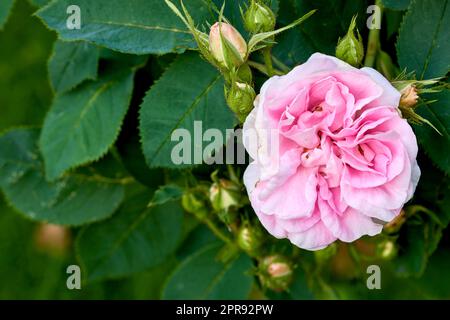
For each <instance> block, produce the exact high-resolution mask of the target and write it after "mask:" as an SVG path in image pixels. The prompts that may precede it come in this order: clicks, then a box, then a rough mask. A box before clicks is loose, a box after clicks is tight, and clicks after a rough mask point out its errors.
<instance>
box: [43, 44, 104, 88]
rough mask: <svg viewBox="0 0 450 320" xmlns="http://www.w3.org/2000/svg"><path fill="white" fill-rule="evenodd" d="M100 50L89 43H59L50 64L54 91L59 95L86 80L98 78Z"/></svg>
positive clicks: (54, 49) (55, 47)
mask: <svg viewBox="0 0 450 320" xmlns="http://www.w3.org/2000/svg"><path fill="white" fill-rule="evenodd" d="M98 58H99V50H98V48H97V47H96V46H93V45H91V44H89V43H87V42H82V41H73V42H66V41H57V42H56V43H55V46H54V48H53V55H52V57H51V58H50V60H49V63H48V72H49V75H50V82H51V84H52V87H53V89H54V90H55V92H57V93H62V92H65V91H68V90H70V89H72V88H74V87H76V86H77V85H79V84H80V83H81V82H83V81H84V80H86V79H92V80H95V78H96V77H97V67H98Z"/></svg>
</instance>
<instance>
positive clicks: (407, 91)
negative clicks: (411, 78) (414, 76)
mask: <svg viewBox="0 0 450 320" xmlns="http://www.w3.org/2000/svg"><path fill="white" fill-rule="evenodd" d="M401 94H402V95H401V97H400V106H401V107H404V108H412V107H414V106H415V105H416V104H417V101H418V100H419V95H418V94H417V88H416V87H415V86H414V85H409V86H407V87H406V88H404V89H403V90H402V91H401Z"/></svg>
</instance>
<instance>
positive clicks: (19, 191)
mask: <svg viewBox="0 0 450 320" xmlns="http://www.w3.org/2000/svg"><path fill="white" fill-rule="evenodd" d="M38 136H39V131H38V130H31V129H29V130H26V129H20V130H13V131H9V132H7V133H6V134H4V135H3V136H1V137H0V187H1V188H2V190H3V192H4V193H5V196H6V198H7V199H8V201H9V202H10V203H11V205H13V206H14V207H15V208H16V209H17V210H19V211H20V212H21V213H23V214H24V215H25V216H27V217H28V218H31V219H33V220H38V221H47V222H51V223H56V224H64V225H81V224H84V223H89V222H94V221H97V220H101V219H104V218H106V217H108V216H110V215H111V214H112V213H113V212H114V211H115V210H116V209H117V207H118V206H119V204H120V203H121V202H122V199H123V196H124V189H123V186H122V185H120V184H116V183H112V182H111V181H110V180H108V179H102V178H101V177H99V176H89V177H87V176H84V175H77V174H73V175H69V176H66V177H64V178H63V179H60V180H58V181H55V182H54V183H48V182H47V181H46V180H45V178H44V168H43V163H42V160H41V158H40V155H39V150H38V146H37V139H38Z"/></svg>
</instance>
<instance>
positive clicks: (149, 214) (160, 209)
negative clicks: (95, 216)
mask: <svg viewBox="0 0 450 320" xmlns="http://www.w3.org/2000/svg"><path fill="white" fill-rule="evenodd" d="M149 193H150V192H149V190H148V189H143V190H141V191H139V192H137V193H135V194H134V195H133V196H132V197H129V198H128V199H127V200H126V201H125V202H124V204H123V205H122V207H121V208H120V209H119V211H118V212H117V214H116V215H114V217H112V218H111V219H109V220H107V221H105V222H102V223H99V224H93V225H90V226H87V227H86V228H85V229H83V230H82V232H81V234H80V236H79V238H78V239H77V243H76V248H77V253H78V256H79V259H80V261H81V264H82V267H83V270H84V272H87V280H88V281H92V280H99V279H104V278H113V277H119V276H125V275H128V274H131V273H134V272H139V271H143V270H145V269H148V268H151V267H153V266H156V265H158V264H160V263H162V262H163V261H164V260H165V259H166V258H168V256H169V255H170V254H172V253H173V252H175V250H176V248H177V246H178V244H179V241H180V239H181V235H182V224H183V211H182V209H181V206H180V205H179V204H178V203H176V202H173V201H170V202H166V203H165V204H162V205H157V206H154V207H151V208H147V203H148V200H149V196H150V195H149Z"/></svg>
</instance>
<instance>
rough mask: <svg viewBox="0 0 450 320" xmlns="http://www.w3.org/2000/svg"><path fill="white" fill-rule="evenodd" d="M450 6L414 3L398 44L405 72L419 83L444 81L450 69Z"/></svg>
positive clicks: (432, 0) (425, 1)
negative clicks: (432, 79)
mask: <svg viewBox="0 0 450 320" xmlns="http://www.w3.org/2000/svg"><path fill="white" fill-rule="evenodd" d="M449 24H450V5H449V4H448V0H442V1H435V0H413V1H412V3H411V6H410V8H409V10H408V12H407V14H406V15H405V17H404V20H403V23H402V27H401V29H400V31H399V37H398V41H397V55H398V61H399V64H400V67H401V68H406V69H407V71H409V72H410V71H414V72H415V73H416V77H417V79H430V78H435V77H442V76H445V75H446V74H447V72H448V71H449V69H450V59H449V52H450V33H449V32H448V25H449Z"/></svg>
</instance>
